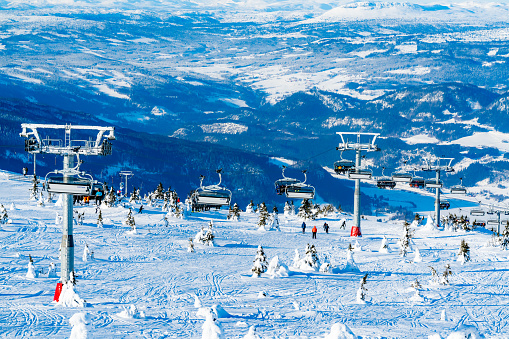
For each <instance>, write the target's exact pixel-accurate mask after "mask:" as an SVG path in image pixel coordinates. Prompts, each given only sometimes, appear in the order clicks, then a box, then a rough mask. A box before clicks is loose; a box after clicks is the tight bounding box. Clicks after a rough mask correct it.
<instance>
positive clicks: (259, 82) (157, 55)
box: [0, 1, 509, 210]
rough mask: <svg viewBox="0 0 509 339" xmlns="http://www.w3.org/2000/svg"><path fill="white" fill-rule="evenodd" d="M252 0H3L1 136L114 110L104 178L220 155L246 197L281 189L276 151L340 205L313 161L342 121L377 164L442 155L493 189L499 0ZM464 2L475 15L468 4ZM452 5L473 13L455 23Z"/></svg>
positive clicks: (215, 160) (14, 162)
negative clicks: (457, 0) (61, 2)
mask: <svg viewBox="0 0 509 339" xmlns="http://www.w3.org/2000/svg"><path fill="white" fill-rule="evenodd" d="M186 3H187V2H186ZM249 3H250V5H251V6H253V8H255V7H256V9H251V10H246V11H240V10H239V11H231V10H229V9H228V8H230V9H231V8H240V4H241V2H228V3H225V4H220V5H219V6H221V5H224V6H226V7H225V8H227V9H225V10H224V11H220V10H217V11H215V10H214V11H209V12H205V11H203V8H208V6H216V5H214V4H213V3H212V2H206V1H203V2H193V3H191V2H189V3H188V5H189V6H190V7H189V8H197V9H196V10H183V11H181V12H175V11H172V10H171V8H173V7H171V6H170V7H168V9H167V10H165V11H160V12H154V11H131V10H125V11H123V10H122V11H121V10H118V9H112V8H106V7H104V8H101V9H100V10H97V9H93V7H91V6H89V7H88V8H86V9H83V10H81V9H78V8H81V7H79V6H81V5H85V7H86V6H87V5H94V4H96V2H93V1H88V2H80V3H78V2H76V3H71V4H70V5H69V6H66V7H65V6H64V7H63V6H52V5H51V4H50V3H49V2H39V4H41V6H33V4H29V3H25V4H23V3H21V2H16V3H9V4H8V3H6V2H3V3H2V2H0V6H3V7H4V8H9V9H8V10H5V11H3V12H2V13H0V27H1V28H2V29H1V31H0V32H1V33H0V97H2V101H1V105H2V107H3V108H2V112H3V113H2V114H3V119H4V120H3V122H2V123H3V125H2V134H1V135H3V138H4V139H3V140H2V142H3V144H4V145H21V140H20V138H18V137H17V134H18V133H19V124H20V123H21V122H25V121H34V122H35V121H37V122H52V123H56V122H58V123H66V122H71V123H80V124H101V125H103V124H108V125H114V126H116V127H117V129H118V131H119V135H120V136H123V138H119V140H118V141H117V142H116V143H115V146H114V147H115V149H118V153H117V151H115V155H114V156H113V157H111V159H105V160H89V161H88V162H87V163H88V164H89V165H90V166H91V168H92V169H93V171H94V172H95V174H96V175H97V176H98V177H100V178H102V179H105V180H111V176H112V175H114V174H115V173H117V172H118V170H120V169H124V168H133V169H136V170H137V171H139V173H144V174H143V176H142V177H141V175H140V176H135V178H134V179H133V181H132V183H133V184H134V185H142V184H143V185H144V187H148V186H153V185H156V184H157V183H158V181H159V180H160V181H163V180H161V178H165V180H167V181H166V182H165V185H172V186H174V187H177V188H178V189H179V190H180V192H179V193H180V194H186V193H187V192H188V191H189V190H190V189H191V188H193V186H196V185H197V184H198V176H199V175H200V174H205V175H207V180H210V181H211V182H215V180H216V176H215V173H214V171H215V169H217V168H220V167H223V168H224V169H225V172H226V173H225V176H224V179H225V182H226V183H227V184H229V185H231V186H232V187H235V190H237V196H238V197H239V202H240V203H241V204H245V203H246V202H247V201H249V200H250V199H254V200H257V199H259V200H265V202H267V203H271V202H272V203H278V204H282V203H283V202H284V200H283V199H279V197H275V196H274V194H273V193H272V190H273V187H272V185H273V181H274V180H276V179H277V178H278V177H279V176H280V168H279V166H278V165H276V164H275V163H277V161H274V160H273V159H271V158H273V157H281V158H286V159H290V160H292V161H294V162H295V163H296V165H295V168H292V169H290V170H289V173H292V176H295V177H297V176H299V175H301V174H300V172H299V171H300V169H303V168H308V169H309V170H310V171H309V173H310V174H309V176H310V178H309V181H310V182H311V183H313V184H315V183H316V186H317V189H318V192H319V195H320V196H321V198H323V199H324V200H326V201H329V202H332V203H334V204H340V203H341V204H342V205H344V206H346V207H348V206H351V194H350V193H351V192H350V191H348V190H350V189H349V188H345V186H344V185H343V184H341V182H338V181H337V180H335V179H332V178H331V177H330V176H329V175H328V174H327V173H326V172H325V171H324V170H323V169H322V167H324V166H326V167H332V165H333V163H334V161H335V160H337V159H339V157H340V156H341V155H340V154H339V152H337V151H336V150H335V147H336V146H337V144H338V142H339V137H338V136H337V135H336V132H338V131H364V132H379V133H380V134H381V138H379V139H378V143H379V146H380V147H381V148H382V150H383V151H382V152H377V153H371V154H369V155H367V157H366V163H367V164H369V165H370V166H371V167H372V168H373V170H374V172H375V174H376V175H379V174H381V169H382V167H386V168H387V170H386V172H387V173H388V172H389V171H393V170H394V169H395V168H397V167H398V166H400V165H401V164H402V163H403V161H408V163H411V164H418V163H420V162H421V161H422V157H424V156H429V155H438V156H450V157H454V158H455V159H456V161H455V166H456V168H457V170H458V173H457V174H455V175H451V176H447V177H446V178H445V180H446V183H447V184H448V185H452V184H456V183H458V182H459V177H463V178H464V179H465V181H464V183H465V184H467V185H469V186H474V185H477V188H476V189H477V190H478V191H481V190H490V192H491V194H503V192H501V190H502V188H503V187H505V185H506V184H505V177H506V175H507V174H509V173H508V172H507V158H509V157H506V152H507V151H509V147H507V146H506V145H507V144H509V137H508V136H509V134H507V133H509V123H508V122H507V114H508V109H509V105H508V96H509V94H508V88H509V87H508V85H509V84H508V80H507V79H509V69H508V68H507V65H506V63H507V59H508V58H509V38H508V37H509V34H508V32H509V24H508V23H507V20H502V19H497V18H498V17H496V16H489V15H486V16H484V14H486V13H487V12H486V11H491V12H493V13H496V14H497V15H498V14H500V15H503V13H505V11H506V8H507V5H506V4H485V5H482V6H481V5H475V4H474V5H472V4H471V3H470V5H468V4H461V5H460V4H452V3H450V2H449V3H443V4H442V5H430V3H429V2H427V3H425V2H421V3H419V5H416V4H415V3H414V2H412V3H394V2H377V1H375V2H354V3H350V2H349V3H343V4H340V5H338V4H333V3H330V2H325V1H313V2H309V3H307V2H306V5H303V4H304V3H303V2H297V1H281V2H277V3H274V4H273V6H276V7H277V9H285V10H284V13H283V14H281V13H280V12H279V11H276V7H271V6H269V5H268V2H265V1H257V2H256V1H255V2H249ZM144 4H145V5H147V6H148V8H151V9H152V10H153V9H154V8H157V7H152V5H154V4H155V2H144ZM159 4H160V5H161V6H162V5H164V4H165V2H159ZM168 4H169V3H168ZM46 5H47V6H46ZM120 5H121V4H120V3H119V6H120ZM124 5H125V6H127V7H129V6H132V7H133V8H134V7H135V6H137V5H139V4H137V3H135V2H131V3H127V4H125V3H123V5H122V6H120V7H118V8H123V6H124ZM174 5H175V6H176V7H178V6H184V5H183V2H182V3H179V2H175V3H174ZM154 6H155V5H154ZM193 6H194V7H193ZM200 6H201V7H200ZM257 6H258V7H257ZM299 6H301V7H299ZM306 6H307V7H306ZM338 6H339V7H338ZM468 6H470V7H469V9H468V11H470V12H469V13H470V14H472V13H473V14H472V15H474V14H475V13H484V14H483V15H481V17H482V19H479V20H473V19H472V16H469V15H470V14H469V15H466V14H461V13H464V11H467V9H466V8H467V7H468ZM176 7H175V8H176ZM184 7H185V6H184ZM311 7H312V8H311ZM17 8H21V9H20V10H18V9H17ZM182 8H183V7H182ZM292 8H300V9H299V10H297V9H295V11H293V12H292ZM310 8H311V9H310ZM338 8H339V9H338ZM198 9H200V10H198ZM270 9H274V11H273V12H271V11H270ZM460 9H461V10H460ZM402 10H403V11H402ZM407 10H409V11H407ZM462 11H463V12H462ZM367 12H369V13H371V14H373V15H375V16H378V18H379V19H377V20H371V19H370V17H366V16H364V14H366V13H367ZM246 13H247V14H246ZM260 13H263V15H260ZM352 13H358V14H359V15H360V16H359V17H358V18H357V19H356V18H354V17H353V16H352ZM398 13H399V14H398ZM401 13H408V15H407V16H403V17H401ZM412 13H413V14H412ZM415 13H421V14H423V13H427V14H426V15H428V16H430V17H435V18H444V19H443V20H439V21H436V20H432V21H430V20H428V19H427V18H426V17H418V16H416V15H414V14H415ZM448 13H449V14H450V13H459V14H458V15H459V16H458V18H465V19H468V20H466V21H465V22H464V23H462V24H461V25H458V22H457V21H451V22H447V20H448V19H447V18H450V15H449V14H448ZM371 14H370V15H371ZM389 14H390V15H389ZM442 14H443V15H442ZM1 151H2V154H1V155H0V156H1V157H3V159H5V162H4V164H5V167H7V169H13V170H16V169H19V168H21V167H22V166H23V165H24V164H26V163H27V156H26V155H25V154H24V153H23V152H21V151H20V150H17V151H16V150H14V151H13V150H12V149H9V148H7V147H4V148H2V150H1ZM13 152H14V153H13ZM149 155H150V156H149ZM343 156H344V157H345V158H351V157H352V154H347V153H345V154H343ZM161 159H164V162H161V161H162V160H161ZM41 161H43V162H42V163H41V166H42V167H43V168H45V170H46V169H48V170H49V169H50V168H51V169H52V167H54V166H55V164H54V162H55V160H53V161H52V162H53V163H52V164H51V163H50V160H48V159H47V158H45V159H44V160H42V159H41ZM103 161H104V162H103ZM96 162H97V163H98V165H97V167H94V166H95V165H94V163H96ZM112 164H113V165H112ZM50 165H51V166H50ZM228 167H229V168H228ZM100 168H103V169H104V170H103V171H102V175H101V173H100V170H99V169H100ZM248 173H254V174H253V175H247V174H248ZM387 173H386V174H387ZM166 178H168V179H166ZM169 178H173V179H169ZM501 187H502V188H501ZM344 190H345V191H344ZM343 191H344V192H346V193H338V192H343ZM182 192H183V193H182ZM363 201H366V206H365V209H366V210H369V209H370V207H369V204H370V201H369V199H364V200H363Z"/></svg>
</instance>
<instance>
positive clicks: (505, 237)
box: [500, 220, 509, 250]
mask: <svg viewBox="0 0 509 339" xmlns="http://www.w3.org/2000/svg"><path fill="white" fill-rule="evenodd" d="M500 246H501V247H502V248H503V249H504V250H506V249H507V247H508V246H509V220H508V221H507V222H506V224H505V228H504V232H503V233H502V241H501V244H500Z"/></svg>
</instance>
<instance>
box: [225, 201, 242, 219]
mask: <svg viewBox="0 0 509 339" xmlns="http://www.w3.org/2000/svg"><path fill="white" fill-rule="evenodd" d="M227 218H228V220H232V221H240V208H239V205H237V203H235V204H233V207H231V208H230V209H229V210H228V217H227Z"/></svg>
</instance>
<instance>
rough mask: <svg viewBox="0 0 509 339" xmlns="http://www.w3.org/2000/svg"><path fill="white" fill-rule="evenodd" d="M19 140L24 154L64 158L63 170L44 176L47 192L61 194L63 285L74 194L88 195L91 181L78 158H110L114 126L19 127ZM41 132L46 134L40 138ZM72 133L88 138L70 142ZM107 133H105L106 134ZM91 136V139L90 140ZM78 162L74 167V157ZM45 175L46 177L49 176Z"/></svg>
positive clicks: (70, 266) (69, 265)
mask: <svg viewBox="0 0 509 339" xmlns="http://www.w3.org/2000/svg"><path fill="white" fill-rule="evenodd" d="M21 128H22V132H21V133H20V136H21V137H24V138H26V139H25V151H26V152H29V153H31V154H34V155H35V154H55V155H61V156H63V157H64V165H63V169H62V170H55V171H53V172H50V173H55V174H56V176H53V177H50V178H49V179H48V176H46V184H47V185H46V186H47V189H48V192H50V193H61V194H64V199H63V220H62V221H63V222H62V245H61V270H60V281H61V283H62V284H65V283H66V282H67V281H69V280H70V274H71V272H74V239H73V194H79V195H87V194H90V192H91V188H92V184H93V178H92V177H91V176H90V175H88V174H85V172H80V171H79V166H80V164H81V162H80V161H79V156H80V155H110V154H111V143H110V141H111V140H115V134H114V131H115V129H114V127H101V126H72V125H70V124H69V125H52V124H21ZM41 130H44V133H45V134H46V135H47V136H46V137H45V138H42V137H41V133H40V132H41ZM73 131H75V133H76V134H78V135H79V138H83V137H84V135H87V136H88V139H87V140H83V139H73V137H72V133H71V132H73ZM58 132H60V133H62V132H63V134H64V135H63V136H64V139H58V138H56V137H55V136H52V138H50V137H49V135H50V134H58ZM106 133H107V134H106ZM92 136H93V137H92ZM75 156H76V157H77V159H78V162H77V164H76V166H75V165H74V157H75ZM50 173H48V175H49V174H50Z"/></svg>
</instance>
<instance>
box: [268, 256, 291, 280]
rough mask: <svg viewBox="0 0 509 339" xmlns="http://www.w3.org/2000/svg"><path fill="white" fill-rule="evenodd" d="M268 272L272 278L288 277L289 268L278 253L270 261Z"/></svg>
mask: <svg viewBox="0 0 509 339" xmlns="http://www.w3.org/2000/svg"><path fill="white" fill-rule="evenodd" d="M267 274H268V275H269V276H270V277H271V278H276V277H287V276H288V268H287V267H286V266H285V265H283V264H281V263H280V262H279V257H278V256H277V255H276V256H275V257H274V258H272V260H271V261H270V262H269V266H268V268H267Z"/></svg>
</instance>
